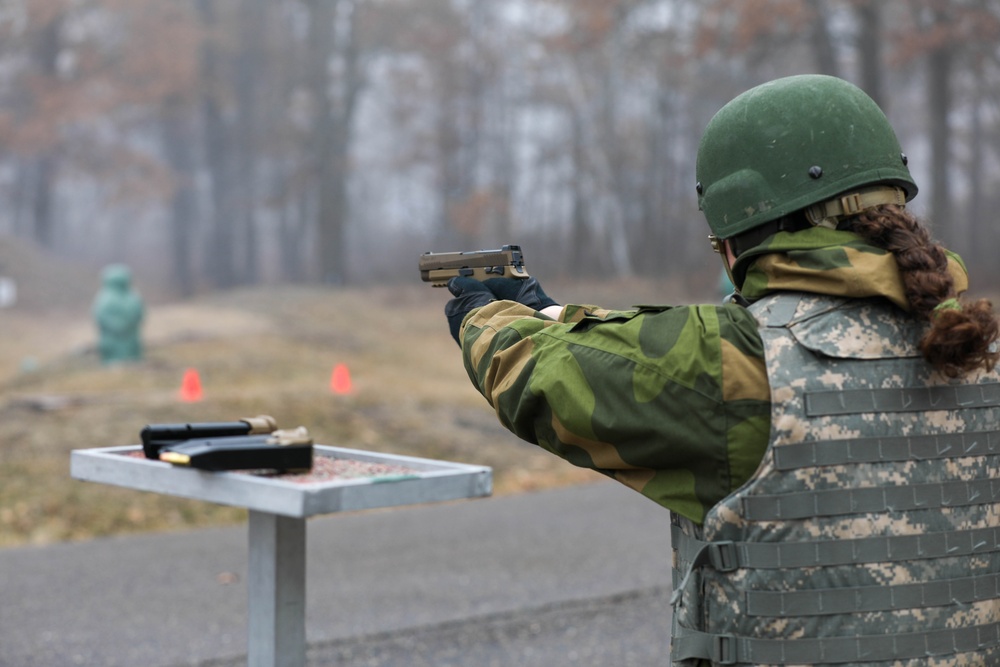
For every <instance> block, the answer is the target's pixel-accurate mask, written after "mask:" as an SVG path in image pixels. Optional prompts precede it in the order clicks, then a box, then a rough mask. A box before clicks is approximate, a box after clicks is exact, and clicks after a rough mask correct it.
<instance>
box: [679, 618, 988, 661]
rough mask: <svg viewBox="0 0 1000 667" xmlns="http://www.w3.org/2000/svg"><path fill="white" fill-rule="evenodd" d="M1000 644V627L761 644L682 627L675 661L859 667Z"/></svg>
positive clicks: (741, 638) (770, 641)
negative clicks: (846, 666)
mask: <svg viewBox="0 0 1000 667" xmlns="http://www.w3.org/2000/svg"><path fill="white" fill-rule="evenodd" d="M998 645H1000V623H990V624H988V625H976V626H972V627H967V628H957V629H944V630H927V631H925V632H918V633H907V634H892V635H862V636H860V637H823V638H818V639H758V638H755V637H737V636H734V635H716V634H711V633H707V632H699V631H697V630H691V629H688V628H684V627H683V626H681V627H678V633H677V636H675V637H674V639H673V643H672V644H671V651H670V657H671V660H673V661H675V662H677V661H680V660H690V659H694V658H701V659H707V660H711V661H712V663H713V664H720V665H738V664H750V665H761V664H765V665H789V664H792V665H815V664H857V663H869V662H881V661H886V660H909V659H915V658H927V657H933V656H947V655H955V654H957V653H968V652H972V651H982V650H985V649H989V648H994V647H996V646H998Z"/></svg>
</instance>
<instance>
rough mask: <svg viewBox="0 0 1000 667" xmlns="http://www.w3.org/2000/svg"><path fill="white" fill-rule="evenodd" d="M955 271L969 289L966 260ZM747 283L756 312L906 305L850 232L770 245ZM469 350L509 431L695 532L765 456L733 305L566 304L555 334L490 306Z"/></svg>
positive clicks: (888, 269)
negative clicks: (824, 303)
mask: <svg viewBox="0 0 1000 667" xmlns="http://www.w3.org/2000/svg"><path fill="white" fill-rule="evenodd" d="M949 266H950V268H951V271H952V273H953V275H954V276H955V278H956V286H957V287H958V288H959V290H960V291H962V290H964V289H965V288H966V287H967V278H966V274H965V269H964V267H963V266H962V264H961V261H960V260H959V259H958V258H957V256H954V255H953V256H951V261H950V264H949ZM744 276H745V279H744V280H743V284H742V293H743V295H744V296H745V297H746V298H747V299H748V300H750V301H755V300H757V299H760V298H761V297H763V296H765V295H767V294H769V293H772V292H775V291H782V290H795V291H801V292H807V293H815V294H825V295H832V296H846V297H858V298H863V297H884V298H886V299H889V300H890V301H892V302H893V303H896V304H897V305H899V306H900V307H903V308H905V306H906V301H905V296H904V295H903V289H902V284H901V281H900V279H899V274H898V271H897V268H896V264H895V260H894V259H893V257H892V255H891V254H889V253H887V252H886V251H884V250H881V249H879V248H875V247H873V246H870V245H867V244H865V243H864V242H863V241H862V240H861V239H860V238H859V237H858V236H856V235H855V234H852V233H850V232H843V231H835V230H827V229H822V228H816V229H810V230H805V231H800V232H796V233H794V234H792V233H786V232H782V233H778V234H775V235H774V236H773V237H771V239H770V240H769V242H768V244H767V245H766V246H762V247H761V248H758V249H755V250H754V251H752V255H751V254H749V253H748V255H747V256H745V257H741V259H740V262H739V263H738V264H737V277H738V279H740V278H741V277H744ZM461 340H462V350H463V357H464V360H465V366H466V370H467V371H468V373H469V376H470V378H471V379H472V381H473V383H474V384H475V385H476V387H477V388H478V389H479V391H480V392H481V393H482V394H483V396H485V397H486V399H487V400H488V401H489V402H490V404H491V405H492V406H493V407H494V409H495V410H496V413H497V416H498V417H499V419H500V421H501V422H502V423H503V424H504V426H506V427H507V428H508V429H509V430H511V431H512V432H513V433H515V434H516V435H518V436H519V437H521V438H522V439H524V440H527V441H529V442H533V443H535V444H538V445H539V446H541V447H544V448H545V449H547V450H549V451H551V452H553V453H555V454H556V455H558V456H560V457H562V458H564V459H566V460H567V461H569V462H571V463H573V464H575V465H579V466H584V467H588V468H593V469H594V470H597V471H599V472H601V473H604V474H606V475H608V476H610V477H612V478H614V479H616V480H618V481H619V482H622V483H623V484H625V485H627V486H629V487H631V488H633V489H635V490H636V491H639V492H640V493H642V494H643V495H645V496H646V497H648V498H650V499H651V500H653V501H655V502H657V503H659V504H660V505H662V506H664V507H666V508H668V509H669V510H671V511H672V512H674V513H676V514H677V515H679V516H682V517H685V518H687V519H690V520H692V521H694V522H695V523H701V522H702V521H703V520H704V517H705V514H706V512H707V511H708V510H709V509H711V508H712V507H713V506H715V505H716V504H717V503H719V502H720V501H721V500H722V499H723V498H725V497H726V496H727V495H729V494H730V493H731V492H732V491H734V490H735V489H737V488H739V487H740V486H741V485H742V484H743V483H744V482H746V481H747V480H748V479H749V478H750V477H751V476H752V475H753V474H754V471H755V470H756V469H757V467H758V465H759V464H760V461H761V458H762V457H763V455H764V452H765V450H766V448H767V443H768V436H769V432H770V423H771V399H770V388H769V385H768V381H767V372H766V369H765V364H764V350H763V343H762V340H761V335H760V333H759V331H758V324H757V321H756V320H755V319H754V317H753V315H751V313H750V312H748V311H747V310H746V309H744V308H742V307H740V306H738V305H734V304H733V305H691V306H674V307H670V306H640V307H636V308H634V309H631V310H627V311H615V310H606V309H602V308H598V307H596V306H586V305H569V306H566V307H565V308H564V310H563V314H562V316H561V318H560V320H559V321H555V320H552V319H550V318H547V317H545V316H543V315H541V314H540V313H537V312H535V311H533V310H532V309H530V308H527V307H525V306H522V305H520V304H516V303H513V302H509V301H496V302H493V303H491V304H488V305H486V306H484V307H482V308H480V309H478V310H474V311H472V312H471V313H470V314H469V315H468V316H467V317H466V319H465V322H464V323H463V328H462V332H461Z"/></svg>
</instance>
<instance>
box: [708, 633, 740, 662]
mask: <svg viewBox="0 0 1000 667" xmlns="http://www.w3.org/2000/svg"><path fill="white" fill-rule="evenodd" d="M708 650H709V653H711V655H710V656H709V660H711V661H712V664H713V665H735V664H736V637H735V636H734V635H714V636H713V637H712V641H711V642H710V643H709V648H708Z"/></svg>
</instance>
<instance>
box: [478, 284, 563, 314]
mask: <svg viewBox="0 0 1000 667" xmlns="http://www.w3.org/2000/svg"><path fill="white" fill-rule="evenodd" d="M483 284H484V285H486V287H488V288H489V290H490V292H492V293H493V296H495V297H496V298H497V299H499V300H501V301H517V302H518V303H520V304H523V305H525V306H528V307H529V308H534V309H535V310H541V309H542V308H548V307H549V306H558V305H559V304H558V303H556V302H555V300H553V299H552V297H550V296H549V295H548V294H546V293H545V292H544V291H543V290H542V286H541V285H539V284H538V280H537V279H535V278H490V279H489V280H486V281H484V282H483Z"/></svg>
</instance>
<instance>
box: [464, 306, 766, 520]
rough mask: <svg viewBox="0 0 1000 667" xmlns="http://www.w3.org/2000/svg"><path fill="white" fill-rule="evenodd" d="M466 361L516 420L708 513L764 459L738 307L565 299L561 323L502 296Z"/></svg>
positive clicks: (475, 327) (652, 492)
mask: <svg viewBox="0 0 1000 667" xmlns="http://www.w3.org/2000/svg"><path fill="white" fill-rule="evenodd" d="M462 341H463V345H462V349H463V356H464V359H465V365H466V370H467V371H468V373H469V377H470V378H471V379H472V381H473V383H474V384H475V385H476V387H477V388H478V389H479V391H480V392H481V393H482V394H483V396H485V397H486V399H487V400H488V401H489V402H490V404H491V405H492V406H493V407H494V409H495V410H496V413H497V416H498V417H499V419H500V421H501V422H502V423H503V424H504V426H506V427H507V428H508V429H510V430H511V431H512V432H513V433H515V434H516V435H518V436H519V437H521V438H523V439H524V440H527V441H529V442H533V443H536V444H538V445H540V446H542V447H544V448H545V449H547V450H549V451H551V452H553V453H554V454H556V455H558V456H560V457H562V458H564V459H566V460H567V461H569V462H571V463H573V464H575V465H578V466H582V467H587V468H593V469H595V470H598V471H600V472H602V473H604V474H606V475H609V476H611V477H613V478H614V479H617V480H618V481H620V482H622V483H623V484H626V485H627V486H630V487H632V488H633V489H635V490H637V491H639V492H641V493H643V494H644V495H646V496H647V497H649V498H651V499H652V500H654V501H656V502H657V503H660V504H661V505H664V506H665V507H668V508H670V509H671V510H673V511H676V512H678V513H679V514H681V515H683V516H687V517H689V518H691V519H693V520H695V521H700V520H701V518H702V516H703V514H704V512H705V510H706V509H707V508H708V507H711V506H712V505H714V504H715V503H716V502H718V501H719V500H721V499H722V498H723V497H725V496H726V495H728V494H729V492H730V491H732V490H733V489H734V488H735V487H736V486H738V485H739V484H741V483H742V482H743V481H745V480H746V479H747V478H748V477H749V476H750V475H751V474H752V473H753V471H754V470H755V469H756V466H757V464H758V463H759V461H760V458H761V456H762V455H763V452H764V448H765V447H766V443H767V436H768V429H769V423H770V399H769V390H768V386H767V379H766V372H765V370H764V364H763V348H762V344H761V342H760V336H759V334H758V333H757V326H756V323H755V322H754V320H753V318H752V316H751V315H750V314H749V313H748V312H747V311H745V310H744V309H742V308H740V307H738V306H724V307H723V306H683V307H676V308H668V307H659V306H657V307H641V308H639V309H637V310H630V311H608V310H601V309H597V308H593V307H589V306H567V307H566V308H565V310H564V313H563V317H562V320H561V321H559V322H556V321H554V320H551V319H548V318H545V317H544V316H541V315H539V314H538V313H535V312H534V311H533V310H531V309H530V308H528V307H525V306H522V305H519V304H516V303H513V302H509V301H496V302H493V303H491V304H489V305H487V306H484V307H483V308H480V309H479V310H477V311H473V312H472V313H471V314H470V316H469V317H468V318H467V319H466V322H465V324H464V327H463V330H462Z"/></svg>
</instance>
